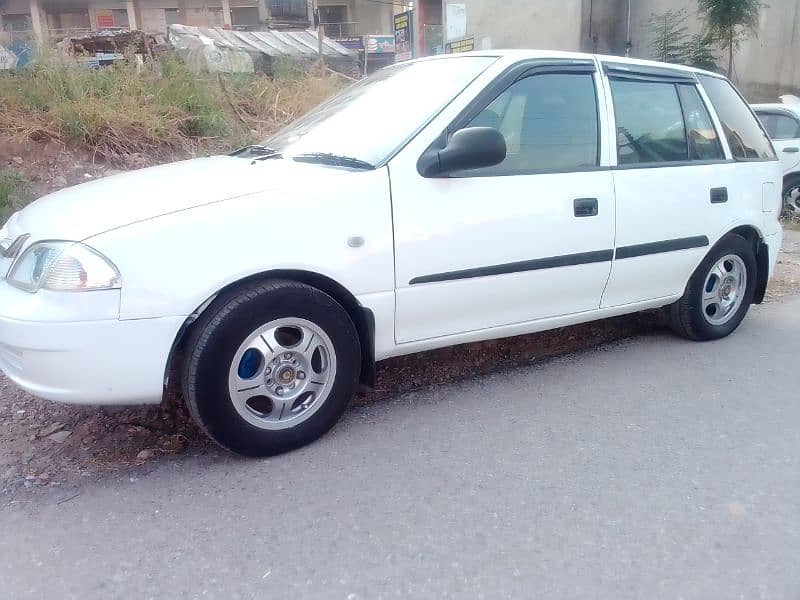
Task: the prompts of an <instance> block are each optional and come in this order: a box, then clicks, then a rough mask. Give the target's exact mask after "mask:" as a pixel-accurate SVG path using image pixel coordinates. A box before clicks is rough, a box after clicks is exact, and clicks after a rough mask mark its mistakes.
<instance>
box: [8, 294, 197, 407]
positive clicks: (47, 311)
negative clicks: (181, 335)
mask: <svg viewBox="0 0 800 600" xmlns="http://www.w3.org/2000/svg"><path fill="white" fill-rule="evenodd" d="M118 311H119V292H118V290H107V291H103V292H79V293H71V294H70V293H60V294H50V295H48V294H42V293H41V292H40V293H36V294H27V293H25V292H21V291H20V290H16V289H15V288H11V287H10V286H8V284H6V283H5V282H0V369H2V371H3V372H4V373H5V374H6V375H7V376H8V378H9V379H11V380H12V381H13V382H14V383H15V384H17V385H18V386H19V387H21V388H22V389H24V390H26V391H28V392H30V393H31V394H33V395H34V396H38V397H40V398H45V399H47V400H55V401H58V402H68V403H74V404H156V403H158V402H160V401H161V397H162V393H163V385H164V372H165V368H166V364H167V357H168V354H169V351H170V348H171V347H172V343H173V341H174V339H175V336H176V335H177V332H178V329H179V328H180V327H181V325H182V324H183V322H184V320H185V317H180V316H176V317H164V318H158V319H138V320H130V321H120V320H119V319H118V318H117V316H114V313H115V312H116V314H117V315H118V314H119V313H118ZM92 317H93V318H92Z"/></svg>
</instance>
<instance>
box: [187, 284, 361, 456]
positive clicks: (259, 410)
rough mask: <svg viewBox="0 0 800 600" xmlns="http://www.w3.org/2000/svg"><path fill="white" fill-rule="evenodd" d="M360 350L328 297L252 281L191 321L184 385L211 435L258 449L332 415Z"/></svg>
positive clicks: (320, 426)
mask: <svg viewBox="0 0 800 600" xmlns="http://www.w3.org/2000/svg"><path fill="white" fill-rule="evenodd" d="M360 355H361V353H360V345H359V340H358V335H357V333H356V329H355V326H354V325H353V323H352V321H351V319H350V317H349V315H348V314H347V312H346V311H345V310H344V309H343V308H342V307H341V306H340V305H339V304H338V303H337V302H336V301H335V300H334V299H333V298H331V297H330V296H328V295H327V294H325V293H323V292H321V291H319V290H317V289H315V288H313V287H310V286H307V285H304V284H301V283H297V282H293V281H271V282H268V283H261V284H256V285H253V286H251V287H248V288H245V289H243V290H240V291H238V292H235V293H232V294H228V295H225V296H224V297H222V298H220V299H218V300H217V301H216V302H215V303H214V304H212V306H211V307H209V309H207V310H206V311H205V312H204V314H203V316H202V317H201V319H200V320H199V321H198V323H197V324H196V326H195V329H194V333H193V335H192V338H191V339H190V342H189V354H188V357H187V360H186V364H185V369H184V378H183V388H184V394H185V396H186V401H187V404H188V406H189V410H190V412H191V413H192V416H193V417H194V418H195V420H196V421H197V422H198V424H199V425H200V426H201V427H202V428H203V430H205V431H206V433H208V435H209V436H210V437H211V438H212V439H214V440H215V441H216V442H217V443H219V444H220V445H222V446H224V447H225V448H228V449H229V450H232V451H234V452H237V453H239V454H244V455H248V456H268V455H271V454H276V453H279V452H284V451H287V450H291V449H293V448H297V447H299V446H302V445H304V444H307V443H309V442H311V441H313V440H315V439H316V438H318V437H319V436H321V435H322V434H323V433H325V432H326V431H327V430H328V429H330V428H331V427H332V426H333V425H334V423H336V421H337V420H338V419H339V417H340V416H341V414H342V412H343V411H344V409H345V407H346V405H347V402H348V401H349V400H350V398H351V397H352V396H353V395H354V394H355V392H356V389H357V385H358V373H359V368H360Z"/></svg>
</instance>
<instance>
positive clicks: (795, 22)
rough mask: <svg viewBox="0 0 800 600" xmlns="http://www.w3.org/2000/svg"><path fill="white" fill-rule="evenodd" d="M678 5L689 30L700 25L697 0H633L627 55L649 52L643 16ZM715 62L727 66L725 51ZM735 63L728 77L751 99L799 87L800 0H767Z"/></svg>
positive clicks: (643, 55) (771, 96)
mask: <svg viewBox="0 0 800 600" xmlns="http://www.w3.org/2000/svg"><path fill="white" fill-rule="evenodd" d="M681 8H683V9H686V10H687V11H688V13H689V15H690V19H689V28H690V32H691V33H696V32H699V31H701V30H702V27H703V23H702V21H701V20H700V18H699V17H698V14H697V2H696V0H669V2H665V1H664V0H633V1H632V4H631V42H632V48H631V56H637V57H641V58H650V57H651V53H650V48H649V46H650V39H649V38H650V36H649V33H648V30H647V21H648V19H649V18H650V16H651V15H652V14H653V13H655V12H664V11H666V10H668V9H669V10H678V9H681ZM623 35H624V34H623ZM719 65H720V67H721V68H722V69H723V70H724V69H726V68H727V56H724V55H720V60H719ZM734 67H735V71H734V76H733V79H734V81H735V82H736V83H737V85H738V86H739V87H740V88H741V90H742V92H743V93H744V94H745V96H747V98H748V100H750V101H751V102H758V101H770V100H772V101H776V100H777V97H778V96H779V95H780V94H786V93H795V94H797V93H798V92H800V0H769V2H767V6H765V7H764V8H763V9H762V10H761V22H760V24H759V29H758V35H757V37H754V38H751V39H749V40H747V41H746V42H744V43H743V44H742V45H741V47H740V48H739V50H738V51H737V53H736V55H735V57H734Z"/></svg>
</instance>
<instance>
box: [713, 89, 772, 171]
mask: <svg viewBox="0 0 800 600" xmlns="http://www.w3.org/2000/svg"><path fill="white" fill-rule="evenodd" d="M699 78H700V81H701V83H702V84H703V88H705V90H706V93H707V94H708V97H709V98H710V99H711V104H713V105H714V110H716V111H717V115H718V116H719V120H720V121H721V122H722V128H723V130H724V131H725V137H726V138H727V140H728V145H729V146H730V148H731V154H732V155H733V157H734V158H735V159H737V160H775V158H776V156H775V151H774V150H773V148H772V143H771V142H770V141H769V138H768V137H767V134H766V133H765V132H764V130H763V129H762V127H761V125H760V124H759V122H758V119H756V118H755V116H754V115H753V113H752V112H751V110H750V108H749V107H748V106H747V104H746V103H745V101H744V100H743V99H742V97H741V96H740V95H739V94H738V92H737V91H736V90H735V89H734V87H733V86H732V85H731V84H730V82H728V81H727V80H725V79H721V78H718V77H712V76H710V75H699Z"/></svg>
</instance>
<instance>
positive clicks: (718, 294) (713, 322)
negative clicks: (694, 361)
mask: <svg viewBox="0 0 800 600" xmlns="http://www.w3.org/2000/svg"><path fill="white" fill-rule="evenodd" d="M755 286H756V259H755V254H754V252H753V247H752V244H751V243H750V242H748V241H747V240H746V239H744V238H743V237H741V236H739V235H735V234H729V235H726V236H725V237H724V238H722V239H721V240H720V242H719V243H718V244H717V245H716V246H714V248H712V249H711V251H710V252H709V253H708V255H707V256H706V257H705V259H703V262H701V263H700V266H699V267H697V270H696V271H695V272H694V273H693V274H692V277H691V278H690V279H689V283H688V285H687V286H686V291H685V292H684V295H683V297H682V298H681V299H680V300H678V301H677V302H676V303H674V304H673V305H671V306H670V307H669V309H668V315H669V321H670V326H671V327H672V329H673V330H674V331H675V332H676V333H678V334H679V335H681V336H683V337H686V338H689V339H692V340H714V339H719V338H722V337H725V336H726V335H729V334H730V333H731V332H733V331H734V330H735V329H736V328H737V327H738V326H739V324H740V323H741V322H742V320H743V319H744V317H745V315H746V314H747V311H748V309H749V308H750V304H752V302H753V294H754V293H755Z"/></svg>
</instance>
